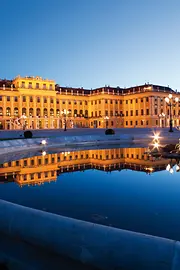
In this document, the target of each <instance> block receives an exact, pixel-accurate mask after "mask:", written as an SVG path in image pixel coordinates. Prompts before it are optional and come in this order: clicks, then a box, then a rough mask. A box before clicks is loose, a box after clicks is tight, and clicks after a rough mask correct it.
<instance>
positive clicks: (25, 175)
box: [23, 171, 55, 181]
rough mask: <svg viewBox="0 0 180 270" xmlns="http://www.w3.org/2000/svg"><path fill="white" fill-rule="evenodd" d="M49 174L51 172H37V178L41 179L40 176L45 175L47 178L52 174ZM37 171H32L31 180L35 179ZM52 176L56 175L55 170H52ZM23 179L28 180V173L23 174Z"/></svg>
mask: <svg viewBox="0 0 180 270" xmlns="http://www.w3.org/2000/svg"><path fill="white" fill-rule="evenodd" d="M48 174H49V172H44V173H43V174H42V173H37V178H38V179H40V178H42V177H45V178H47V177H48V176H50V175H48ZM35 175H36V174H35V173H31V174H30V180H34V179H35ZM51 176H55V172H54V171H52V172H51ZM23 180H24V181H26V180H27V174H24V175H23Z"/></svg>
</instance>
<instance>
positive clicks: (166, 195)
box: [0, 149, 180, 240]
mask: <svg viewBox="0 0 180 270" xmlns="http://www.w3.org/2000/svg"><path fill="white" fill-rule="evenodd" d="M144 150H145V149H144ZM119 151H121V150H119ZM127 151H128V150H124V156H123V157H124V161H122V160H120V158H119V157H120V156H121V157H122V155H120V156H119V157H118V158H119V166H124V167H123V168H120V170H117V169H112V166H111V169H110V170H109V171H106V170H105V171H104V170H103V169H102V168H103V167H102V166H103V164H105V165H107V166H109V165H108V161H107V160H106V158H107V155H106V158H105V159H104V160H103V157H102V162H101V161H99V159H97V160H96V163H98V164H99V163H100V162H101V163H102V164H101V165H102V166H101V168H100V169H98V170H97V169H92V163H93V162H94V163H95V161H94V159H92V153H91V154H90V155H91V156H90V161H89V162H90V164H91V168H90V169H88V170H86V169H85V170H83V171H74V172H66V173H64V172H62V173H60V174H59V175H58V176H57V180H56V181H52V182H50V183H49V182H44V183H43V185H33V186H32V185H21V186H20V185H18V184H17V183H16V182H8V183H6V179H7V178H4V179H5V180H4V183H3V184H1V185H0V199H4V200H7V201H10V202H15V203H18V204H22V205H25V206H29V207H33V208H37V209H41V210H43V211H47V212H52V213H57V214H60V215H65V216H69V217H74V218H78V219H82V220H87V221H91V222H96V223H100V224H104V225H108V226H114V227H118V228H121V229H127V230H132V231H137V232H142V233H147V234H152V235H157V236H162V237H166V238H171V239H176V240H180V177H179V174H178V173H177V172H174V173H173V174H170V173H169V172H168V171H166V170H165V168H166V166H167V164H168V161H167V160H166V161H164V163H163V162H162V164H161V167H162V166H164V169H162V168H161V169H162V170H161V171H156V170H159V169H158V168H159V166H160V165H159V163H158V162H161V161H157V162H156V161H148V160H145V157H144V155H143V156H141V158H140V157H139V155H138V159H137V158H136V159H134V155H133V158H132V159H129V156H128V157H127V156H126V153H127ZM111 152H112V151H111ZM116 152H117V150H116ZM141 152H142V149H141ZM119 153H120V152H119ZM131 153H132V150H131ZM131 156H132V154H131ZM98 157H99V156H98ZM111 157H112V153H111ZM113 160H114V163H116V164H117V159H116V160H115V159H114V156H113ZM133 160H134V163H133ZM63 162H64V161H63ZM69 162H73V161H69ZM76 162H77V158H76ZM148 162H149V163H148ZM145 163H147V164H149V165H148V166H149V168H152V165H153V166H154V167H153V168H154V169H153V170H154V171H156V172H153V173H151V174H147V173H145V170H146V168H145V167H143V164H145ZM157 163H158V164H157ZM111 164H112V160H111ZM139 164H140V165H139ZM125 165H126V166H125ZM134 165H136V166H137V168H138V171H136V170H134V168H136V166H135V167H133V170H131V169H130V168H131V167H132V166H134ZM128 166H129V169H127V168H128ZM139 166H140V167H139ZM141 166H142V167H143V168H144V169H142V170H141V168H142V167H141ZM9 169H10V168H9V167H7V171H8V170H9ZM30 169H31V168H30ZM2 170H4V168H0V172H1V173H2V175H3V171H2ZM16 174H17V173H16Z"/></svg>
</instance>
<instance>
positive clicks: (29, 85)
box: [21, 82, 53, 90]
mask: <svg viewBox="0 0 180 270" xmlns="http://www.w3.org/2000/svg"><path fill="white" fill-rule="evenodd" d="M26 85H27V84H26V83H25V82H22V83H21V87H22V88H25V87H26ZM28 88H31V89H32V88H33V87H32V82H29V83H28ZM35 88H36V89H39V88H40V84H39V83H36V84H35ZM42 89H49V90H52V89H53V85H52V84H49V87H48V85H46V84H45V83H43V85H42Z"/></svg>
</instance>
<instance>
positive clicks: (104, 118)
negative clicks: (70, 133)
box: [0, 76, 180, 129]
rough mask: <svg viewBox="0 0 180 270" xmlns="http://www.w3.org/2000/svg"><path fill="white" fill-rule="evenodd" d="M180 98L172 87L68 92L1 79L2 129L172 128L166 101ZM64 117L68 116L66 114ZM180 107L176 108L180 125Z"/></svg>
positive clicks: (37, 82) (32, 80) (42, 82)
mask: <svg viewBox="0 0 180 270" xmlns="http://www.w3.org/2000/svg"><path fill="white" fill-rule="evenodd" d="M170 93H172V95H173V100H174V98H175V97H179V96H180V94H179V93H177V92H175V91H173V90H172V89H171V88H169V87H163V86H157V85H152V84H145V85H142V86H136V87H131V88H127V89H125V88H124V89H123V88H119V87H116V88H112V87H109V86H105V87H102V88H98V89H93V90H86V89H83V88H66V87H61V86H59V85H57V84H55V81H53V80H48V79H42V78H41V77H24V78H23V77H20V76H18V77H16V78H15V79H14V80H12V81H8V80H0V128H1V129H23V128H24V129H45V128H47V129H54V128H63V126H64V123H65V121H66V123H67V127H68V128H74V127H90V128H106V127H109V128H113V127H114V128H121V127H156V126H160V127H166V126H169V114H170V113H169V107H168V106H167V104H166V102H165V98H166V97H167V96H168V95H169V94H170ZM64 112H67V113H66V114H65V113H64ZM162 115H163V116H162ZM179 115H180V103H179V102H176V105H175V106H173V108H172V116H173V124H174V125H180V122H179Z"/></svg>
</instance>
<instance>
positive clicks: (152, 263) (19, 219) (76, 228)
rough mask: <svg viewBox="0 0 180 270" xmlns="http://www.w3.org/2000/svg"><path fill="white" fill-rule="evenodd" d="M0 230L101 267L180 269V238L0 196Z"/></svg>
mask: <svg viewBox="0 0 180 270" xmlns="http://www.w3.org/2000/svg"><path fill="white" fill-rule="evenodd" d="M0 233H1V234H3V235H8V237H12V238H18V239H20V240H21V241H23V242H24V241H25V242H27V243H29V244H31V245H34V246H36V247H39V248H40V249H41V248H45V249H48V250H50V251H52V252H55V253H57V254H60V255H63V256H67V257H69V258H71V259H74V260H77V261H80V262H81V263H84V264H89V265H92V266H95V267H97V268H98V269H102V270H107V269H124V270H133V269H138V270H144V269H146V270H150V269H151V270H152V269H153V270H167V269H169V270H170V269H171V270H178V269H180V242H178V241H175V240H170V239H165V238H160V237H156V236H151V235H146V234H141V233H136V232H132V231H126V230H121V229H117V228H113V227H107V226H104V225H99V224H94V223H90V222H86V221H81V220H76V219H73V218H68V217H63V216H59V215H56V214H52V213H47V212H43V211H41V210H36V209H32V208H28V207H25V206H20V205H17V204H13V203H10V202H7V201H3V200H0ZM0 258H1V256H0Z"/></svg>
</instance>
